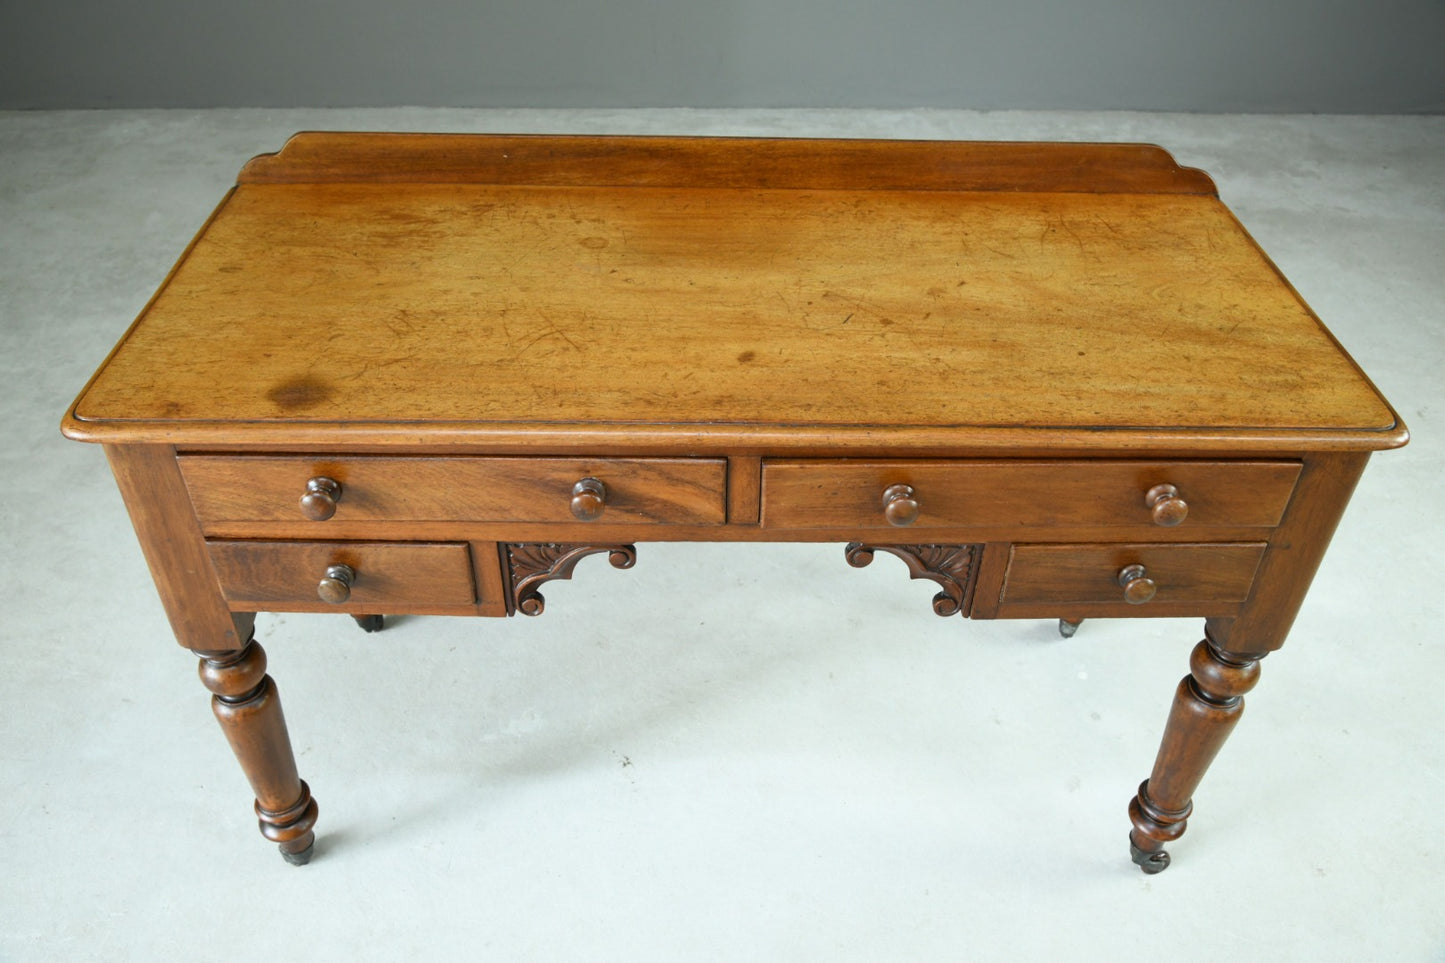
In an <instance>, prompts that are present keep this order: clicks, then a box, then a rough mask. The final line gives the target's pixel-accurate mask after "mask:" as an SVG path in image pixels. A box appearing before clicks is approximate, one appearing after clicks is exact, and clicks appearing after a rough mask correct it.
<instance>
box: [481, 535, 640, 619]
mask: <svg viewBox="0 0 1445 963" xmlns="http://www.w3.org/2000/svg"><path fill="white" fill-rule="evenodd" d="M602 553H606V555H607V561H608V562H609V563H610V564H611V565H612V567H613V568H631V567H632V566H633V565H636V564H637V546H635V545H557V544H555V543H551V542H546V543H542V544H534V545H527V544H520V545H507V546H506V558H507V576H508V584H509V586H510V588H509V597H510V599H511V602H512V611H514V612H521V613H522V614H523V615H541V614H542V610H543V608H544V607H545V606H546V604H547V600H546V599H544V598H543V597H542V593H541V592H540V591H538V589H539V588H540V587H541V586H542V584H543V583H544V582H550V581H552V580H553V579H570V578H571V577H572V570H573V569H574V568H576V567H577V563H578V562H580V561H582V559H584V558H586V557H587V556H588V555H600V554H602Z"/></svg>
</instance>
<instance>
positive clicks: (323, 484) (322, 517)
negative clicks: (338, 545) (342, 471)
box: [301, 475, 341, 522]
mask: <svg viewBox="0 0 1445 963" xmlns="http://www.w3.org/2000/svg"><path fill="white" fill-rule="evenodd" d="M340 500H341V483H340V482H338V481H337V480H336V479H334V478H327V477H326V476H325V475H317V476H316V477H315V478H311V479H307V481H306V493H305V494H303V495H302V496H301V514H303V515H305V516H306V517H307V518H309V519H311V520H312V521H313V522H324V521H326V520H327V519H329V518H330V517H331V516H333V515H335V514H336V503H337V502H338V501H340Z"/></svg>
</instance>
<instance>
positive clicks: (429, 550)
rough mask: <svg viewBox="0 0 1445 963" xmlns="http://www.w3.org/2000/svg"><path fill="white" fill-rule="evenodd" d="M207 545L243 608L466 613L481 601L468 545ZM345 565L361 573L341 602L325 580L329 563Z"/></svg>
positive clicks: (233, 599)
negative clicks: (328, 598)
mask: <svg viewBox="0 0 1445 963" xmlns="http://www.w3.org/2000/svg"><path fill="white" fill-rule="evenodd" d="M207 548H208V549H209V551H210V555H211V558H212V560H213V561H214V563H215V566H216V571H217V573H218V574H219V576H220V580H221V586H222V589H223V590H224V591H225V593H226V598H227V599H228V600H229V601H230V603H231V605H232V606H233V607H235V608H237V609H243V610H244V609H253V610H258V611H268V612H352V613H362V614H367V613H387V612H426V611H438V610H445V611H454V610H455V611H458V612H461V611H464V610H467V609H470V608H472V607H473V603H474V602H475V600H476V590H475V588H474V587H473V583H472V563H471V557H470V553H469V551H468V548H467V546H466V545H447V544H433V543H426V542H410V543H387V542H250V541H216V540H212V541H210V542H208V543H207ZM337 564H340V565H348V566H350V567H351V568H352V569H353V570H355V572H356V579H355V582H354V583H353V584H352V586H351V593H350V599H349V601H347V602H344V603H341V604H330V603H327V602H322V601H321V600H320V599H319V598H318V597H317V594H316V588H317V583H318V582H319V581H320V579H321V578H322V577H323V575H325V573H326V569H327V567H328V566H330V565H337ZM466 614H471V612H470V611H467V612H466Z"/></svg>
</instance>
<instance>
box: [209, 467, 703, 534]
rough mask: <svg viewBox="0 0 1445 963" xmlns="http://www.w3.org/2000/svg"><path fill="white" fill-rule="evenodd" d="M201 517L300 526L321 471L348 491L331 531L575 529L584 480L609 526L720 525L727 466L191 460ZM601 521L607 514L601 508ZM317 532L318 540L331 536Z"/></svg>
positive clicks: (212, 522) (216, 521) (212, 523)
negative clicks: (595, 492) (361, 526)
mask: <svg viewBox="0 0 1445 963" xmlns="http://www.w3.org/2000/svg"><path fill="white" fill-rule="evenodd" d="M181 470H182V472H183V473H184V474H185V476H186V484H187V485H188V486H189V487H190V491H191V497H192V499H193V500H194V502H195V505H196V512H197V514H198V515H199V516H200V518H201V521H202V524H203V525H205V526H206V527H207V528H208V529H211V528H212V527H214V526H215V525H218V524H224V523H225V522H228V521H245V522H267V521H282V522H292V521H296V520H298V518H299V517H300V516H299V515H298V513H297V511H296V503H295V500H294V495H292V494H291V493H292V492H293V491H294V490H295V489H296V487H297V486H298V484H299V483H301V482H298V479H300V480H303V482H304V479H306V478H309V477H311V476H313V475H315V474H316V473H318V472H321V473H324V474H325V476H326V477H328V478H332V479H335V480H336V481H338V482H340V483H341V484H342V485H344V486H345V490H346V495H345V497H344V498H343V499H341V500H340V501H339V502H338V503H337V504H336V506H335V512H334V515H333V516H331V517H330V521H329V522H328V523H327V524H328V525H329V524H330V522H342V521H347V522H364V521H404V522H418V521H420V522H425V521H471V522H477V521H482V522H485V521H506V522H513V523H515V522H519V521H533V522H559V523H561V522H565V523H569V524H570V523H572V522H575V521H576V520H577V518H576V516H575V514H574V511H573V508H572V503H573V500H574V499H575V498H576V497H577V495H576V491H575V487H576V485H577V483H578V481H579V480H580V479H589V478H590V479H591V480H593V481H596V482H598V484H599V485H605V486H606V487H605V493H606V495H605V505H606V517H607V519H608V520H609V521H620V522H628V523H630V524H652V525H665V524H684V523H689V524H719V525H720V524H722V523H723V522H724V521H725V519H726V507H725V486H726V482H725V478H726V463H725V462H724V461H723V460H722V459H720V458H686V459H684V458H643V459H620V458H384V457H363V456H351V457H346V456H337V457H332V458H314V457H312V458H304V457H279V458H278V457H265V456H250V457H248V456H234V455H228V456H211V455H187V456H183V457H182V458H181ZM597 511H598V514H599V515H600V514H601V508H600V507H599V508H598V509H597ZM326 530H327V529H326V527H323V526H318V527H317V528H316V529H315V531H316V532H317V534H318V535H320V534H322V533H324V532H325V531H326Z"/></svg>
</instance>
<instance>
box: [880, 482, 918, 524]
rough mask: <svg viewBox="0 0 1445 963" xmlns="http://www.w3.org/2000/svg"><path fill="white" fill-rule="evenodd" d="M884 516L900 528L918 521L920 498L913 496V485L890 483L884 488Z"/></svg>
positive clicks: (889, 522)
mask: <svg viewBox="0 0 1445 963" xmlns="http://www.w3.org/2000/svg"><path fill="white" fill-rule="evenodd" d="M883 517H884V518H886V519H888V524H889V525H895V526H897V527H899V528H902V527H903V526H905V525H912V524H913V523H914V522H916V521H918V499H916V498H914V497H913V486H912V485H889V486H888V487H887V488H886V489H884V490H883Z"/></svg>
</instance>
